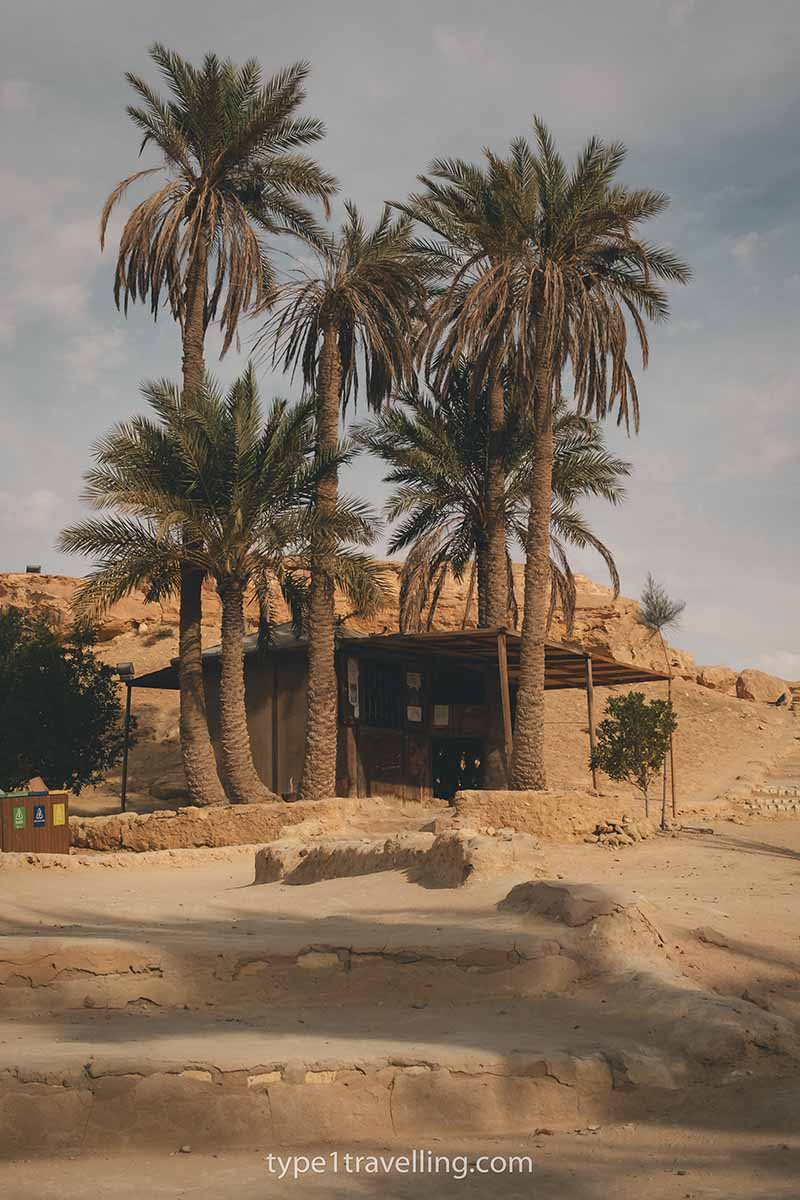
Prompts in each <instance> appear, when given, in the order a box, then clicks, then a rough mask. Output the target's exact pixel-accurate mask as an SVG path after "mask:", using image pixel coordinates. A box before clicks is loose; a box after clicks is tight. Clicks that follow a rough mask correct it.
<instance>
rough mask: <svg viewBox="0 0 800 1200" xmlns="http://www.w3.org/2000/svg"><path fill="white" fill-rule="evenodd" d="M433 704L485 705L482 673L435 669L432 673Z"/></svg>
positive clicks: (453, 668)
mask: <svg viewBox="0 0 800 1200" xmlns="http://www.w3.org/2000/svg"><path fill="white" fill-rule="evenodd" d="M433 703H434V704H485V703H486V690H485V688H484V681H483V672H482V671H464V670H459V669H458V667H445V668H441V667H437V668H436V670H435V671H434V673H433Z"/></svg>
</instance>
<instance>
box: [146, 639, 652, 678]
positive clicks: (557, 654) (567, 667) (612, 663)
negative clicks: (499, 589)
mask: <svg viewBox="0 0 800 1200" xmlns="http://www.w3.org/2000/svg"><path fill="white" fill-rule="evenodd" d="M501 635H505V640H506V653H507V657H508V673H509V677H510V678H511V679H512V680H513V679H516V678H517V676H518V675H519V656H520V644H521V642H522V638H521V637H520V635H519V634H518V633H515V632H513V631H512V630H505V629H464V630H458V631H454V632H449V633H444V632H431V633H382V634H372V635H370V636H364V635H362V634H359V633H357V632H356V631H355V630H353V629H349V628H348V627H347V626H340V627H339V629H338V631H337V637H338V638H339V640H340V641H346V642H347V650H348V652H349V653H354V654H358V655H361V654H377V655H380V657H397V658H404V659H416V658H419V659H423V660H429V659H431V658H434V659H439V660H441V659H446V660H448V661H449V662H452V663H457V664H459V665H460V666H462V667H464V668H465V669H468V668H469V667H481V666H484V665H485V664H486V663H487V662H491V661H493V660H494V661H496V659H497V647H498V640H499V638H500V636H501ZM306 645H307V639H306V638H305V637H304V636H300V637H297V636H296V635H295V634H294V632H293V631H292V627H291V624H288V623H287V624H286V625H279V626H277V627H276V629H275V630H274V631H273V636H272V644H271V646H270V648H269V650H268V651H267V653H268V654H269V653H279V654H282V653H286V652H287V651H291V650H300V649H303V648H304V647H305V646H306ZM257 649H258V638H257V636H256V634H252V635H250V636H249V637H248V638H246V639H245V653H246V654H248V655H252V654H255V653H256V652H257ZM219 656H220V648H219V646H211V647H209V649H208V650H204V651H203V658H204V660H206V661H215V660H217V659H218V658H219ZM589 658H591V661H592V676H593V680H594V684H595V686H596V687H613V686H614V685H615V684H631V683H654V682H656V681H657V680H660V679H666V678H667V676H666V675H663V674H660V673H659V672H657V671H648V670H647V669H646V668H644V667H638V666H634V665H633V664H631V663H623V662H617V660H616V659H613V658H606V657H605V656H604V655H601V654H597V653H595V652H594V651H591V652H590V651H587V650H582V649H580V648H579V647H577V646H575V647H572V646H564V645H560V644H559V643H557V642H548V643H547V646H546V649H545V688H547V689H556V688H583V687H586V662H587V659H589ZM176 664H177V660H174V661H173V662H172V663H171V665H170V666H168V667H164V668H163V669H162V670H160V671H152V672H151V673H150V674H149V675H141V676H140V677H139V678H138V679H135V680H134V681H133V686H134V687H143V688H169V689H172V690H175V689H176V688H177V687H178V671H177V665H176Z"/></svg>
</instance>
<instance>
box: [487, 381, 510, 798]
mask: <svg viewBox="0 0 800 1200" xmlns="http://www.w3.org/2000/svg"><path fill="white" fill-rule="evenodd" d="M504 425H505V395H504V392H503V381H502V378H501V377H500V375H499V372H497V371H495V372H494V373H493V375H492V379H491V383H490V387H489V408H488V428H487V442H488V463H487V471H486V550H485V555H484V564H483V576H484V596H485V602H484V613H483V621H482V622H481V624H483V625H485V626H487V627H488V628H490V629H497V628H499V627H500V626H504V625H507V624H508V568H507V565H506V519H505V518H506V510H505V492H506V479H505V465H504V463H503V453H502V444H503V428H504ZM486 684H487V687H486V693H487V694H486V703H487V707H488V714H489V719H488V723H487V729H486V750H485V759H484V769H483V785H484V787H487V788H506V787H508V772H509V766H510V764H509V763H508V762H507V761H506V747H505V731H504V728H503V710H502V697H501V694H500V677H499V669H498V668H496V667H494V666H491V667H490V668H489V671H488V674H487V677H486Z"/></svg>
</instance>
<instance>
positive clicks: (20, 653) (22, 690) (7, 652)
mask: <svg viewBox="0 0 800 1200" xmlns="http://www.w3.org/2000/svg"><path fill="white" fill-rule="evenodd" d="M94 640H95V639H94V634H93V632H92V631H91V630H87V629H80V628H76V629H74V630H72V631H71V632H70V633H69V634H67V636H66V637H61V636H59V635H58V634H57V633H56V631H55V629H54V628H53V625H52V624H51V622H50V620H49V619H48V618H47V617H46V616H41V615H39V616H31V615H29V614H27V613H25V612H22V611H21V610H19V609H16V608H7V609H5V610H4V611H3V612H0V788H2V789H3V790H4V791H13V790H15V789H17V788H20V787H23V786H24V784H25V783H26V782H27V781H28V780H29V779H30V778H32V777H33V776H34V775H41V777H42V778H43V779H44V781H45V783H46V784H47V786H48V787H49V788H66V789H67V790H69V791H73V792H79V791H80V790H81V788H82V787H85V786H86V785H87V784H96V783H100V782H101V780H102V779H103V778H104V776H105V774H106V773H107V771H108V770H109V769H110V768H111V767H113V766H115V764H116V763H118V762H119V760H120V758H121V757H122V750H123V743H124V731H123V727H122V705H121V703H120V699H119V693H118V687H117V684H116V682H115V679H114V673H113V671H112V669H111V668H110V667H107V666H104V665H103V664H102V663H100V662H99V661H98V660H97V658H96V657H95V655H94V653H93V650H92V646H93V645H94Z"/></svg>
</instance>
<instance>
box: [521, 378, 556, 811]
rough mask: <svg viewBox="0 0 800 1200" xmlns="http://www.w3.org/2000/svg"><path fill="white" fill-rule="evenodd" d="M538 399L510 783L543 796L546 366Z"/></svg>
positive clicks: (549, 440)
mask: <svg viewBox="0 0 800 1200" xmlns="http://www.w3.org/2000/svg"><path fill="white" fill-rule="evenodd" d="M534 397H535V401H534V403H535V415H536V440H535V442H534V448H533V467H532V471H531V496H530V501H531V504H530V513H529V516H528V534H527V540H526V546H525V613H524V616H523V620H522V640H521V644H520V664H519V684H518V689H517V717H516V727H515V731H514V755H513V759H512V767H511V778H512V786H513V787H515V788H531V789H534V790H541V789H543V788H546V787H547V774H546V771H545V761H544V720H545V705H544V683H545V643H546V638H547V615H548V611H549V607H550V588H551V574H550V505H551V500H552V494H553V405H552V381H551V379H550V373H549V371H548V370H547V368H546V367H545V366H542V367H540V368H539V371H538V372H537V380H536V388H535V391H534Z"/></svg>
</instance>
